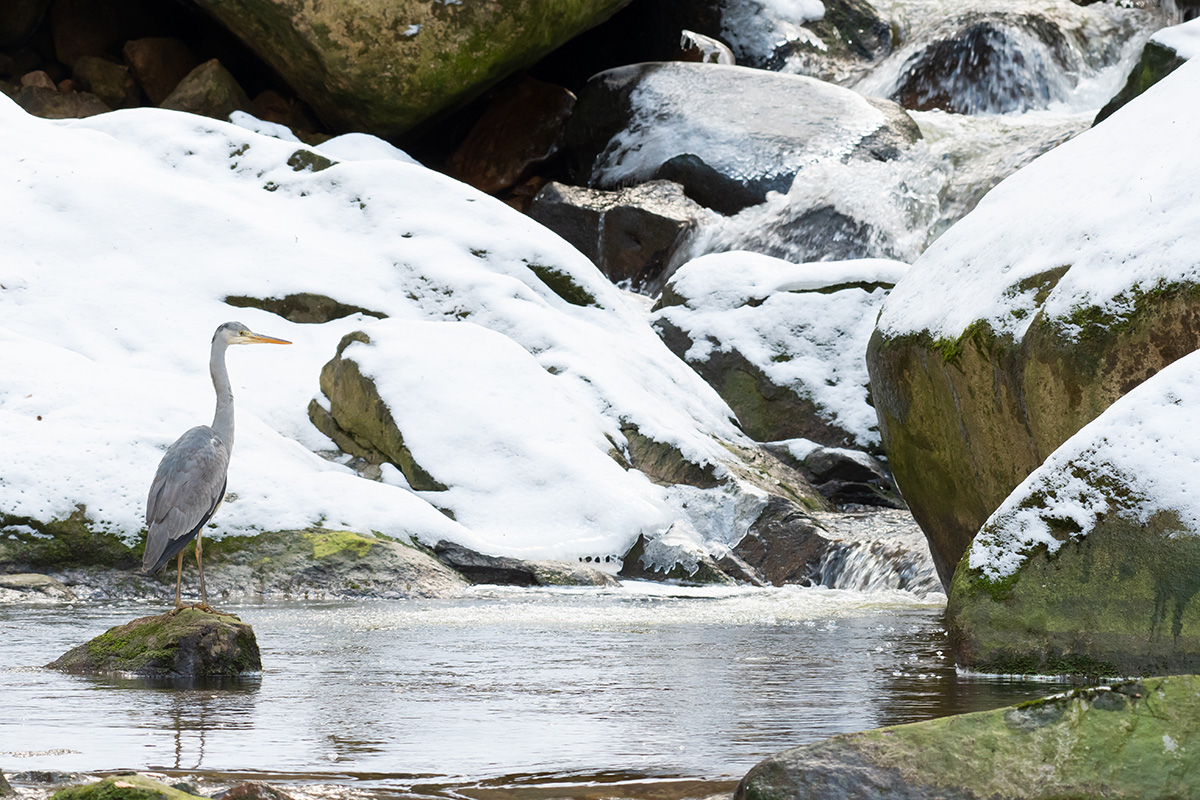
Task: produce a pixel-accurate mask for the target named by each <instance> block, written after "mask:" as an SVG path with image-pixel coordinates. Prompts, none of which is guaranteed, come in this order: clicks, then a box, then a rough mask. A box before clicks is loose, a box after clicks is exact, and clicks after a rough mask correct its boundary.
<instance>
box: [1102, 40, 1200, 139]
mask: <svg viewBox="0 0 1200 800" xmlns="http://www.w3.org/2000/svg"><path fill="white" fill-rule="evenodd" d="M1197 54H1200V18H1197V19H1193V20H1192V21H1191V22H1185V23H1183V24H1182V25H1172V26H1170V27H1168V28H1163V29H1162V30H1160V31H1158V32H1157V33H1155V34H1154V35H1153V36H1151V37H1150V41H1148V42H1146V46H1145V47H1144V48H1142V57H1141V58H1140V59H1138V63H1137V64H1135V65H1134V67H1133V71H1132V72H1130V73H1129V78H1128V80H1126V81H1125V85H1124V86H1123V87H1122V88H1121V91H1119V92H1117V95H1116V96H1115V97H1113V99H1112V100H1110V101H1109V102H1108V103H1107V104H1105V106H1104V108H1102V109H1100V111H1099V113H1097V114H1096V123H1097V124H1098V123H1100V122H1102V121H1103V120H1105V119H1108V117H1109V116H1111V115H1112V113H1113V112H1114V111H1116V110H1117V109H1118V108H1120V107H1121V106H1123V105H1125V104H1126V103H1128V102H1129V101H1130V100H1132V99H1133V98H1135V97H1137V96H1138V95H1139V94H1141V93H1142V92H1144V91H1146V90H1147V89H1149V88H1150V87H1151V86H1153V85H1154V84H1156V83H1158V82H1159V81H1161V80H1162V79H1163V78H1165V77H1166V76H1168V75H1170V74H1171V73H1172V72H1174V71H1175V70H1176V69H1178V68H1179V66H1180V65H1181V64H1183V62H1185V61H1187V60H1188V59H1189V58H1192V57H1193V56H1195V55H1197Z"/></svg>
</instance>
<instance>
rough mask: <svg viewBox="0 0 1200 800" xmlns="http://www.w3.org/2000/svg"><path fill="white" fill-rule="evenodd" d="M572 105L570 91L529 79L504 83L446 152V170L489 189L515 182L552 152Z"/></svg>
mask: <svg viewBox="0 0 1200 800" xmlns="http://www.w3.org/2000/svg"><path fill="white" fill-rule="evenodd" d="M574 107H575V95H574V94H572V93H571V92H569V91H568V90H566V89H564V88H562V87H561V86H555V85H553V84H549V83H545V82H543V81H539V80H536V79H534V78H528V77H527V78H525V79H524V80H521V81H519V82H517V83H514V84H512V85H510V86H508V87H506V88H505V89H503V90H502V91H500V92H499V93H497V95H496V96H495V97H494V98H492V100H491V102H490V103H488V107H487V109H486V110H485V111H484V112H483V116H481V117H480V118H479V120H478V121H476V123H475V124H474V125H473V126H472V127H471V131H470V133H468V134H467V138H466V140H465V141H463V143H462V144H461V145H460V146H459V148H458V149H457V150H456V151H455V152H454V154H453V155H451V156H450V159H449V160H448V161H447V162H446V172H447V173H448V174H449V175H450V176H451V177H454V178H457V179H458V180H460V181H463V182H464V183H468V184H470V185H471V186H474V187H475V188H476V189H479V190H480V191H482V192H488V193H489V194H495V193H496V192H500V191H503V190H504V189H508V188H510V187H512V186H515V185H516V184H518V183H520V182H521V181H523V180H525V179H526V178H528V177H529V176H530V174H531V173H532V171H533V169H534V168H535V167H536V166H538V165H540V164H543V163H545V162H546V161H549V160H550V159H552V158H553V157H554V156H555V155H557V154H558V152H559V148H560V145H561V143H562V137H563V131H564V130H565V129H566V125H567V119H568V118H569V117H570V116H571V109H573V108H574Z"/></svg>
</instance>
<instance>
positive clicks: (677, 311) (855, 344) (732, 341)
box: [657, 251, 908, 447]
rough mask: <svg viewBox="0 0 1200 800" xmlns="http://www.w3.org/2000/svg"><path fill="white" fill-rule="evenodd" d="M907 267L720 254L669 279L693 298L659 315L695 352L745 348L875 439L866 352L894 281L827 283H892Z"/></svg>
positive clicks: (847, 425)
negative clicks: (875, 285) (679, 331)
mask: <svg viewBox="0 0 1200 800" xmlns="http://www.w3.org/2000/svg"><path fill="white" fill-rule="evenodd" d="M907 270H908V265H907V264H903V263H901V262H899V261H888V260H885V259H860V260H855V261H840V262H820V263H811V264H791V263H789V262H787V261H782V260H780V259H777V258H772V257H770V256H766V255H762V254H759V253H750V252H744V251H732V252H727V253H713V254H710V255H706V256H701V257H700V258H697V259H693V260H692V261H689V262H688V263H686V264H684V265H683V266H682V267H680V268H679V270H678V271H677V272H676V273H675V275H674V276H673V277H672V279H671V284H670V285H671V288H672V289H673V291H674V292H676V293H677V294H679V295H680V296H682V297H683V298H684V299H685V304H684V305H676V306H667V307H666V308H663V309H662V310H660V311H659V312H658V313H657V317H658V318H661V319H665V320H667V321H669V322H671V323H672V324H674V325H675V326H677V327H678V328H680V329H682V330H683V331H684V332H686V333H687V334H688V335H689V337H690V338H691V340H692V341H693V342H694V344H693V346H692V348H691V350H689V352H688V353H687V359H688V360H689V361H704V360H707V359H708V358H709V357H710V356H711V354H712V352H713V351H714V349H720V350H721V351H724V352H729V351H730V350H737V351H738V352H740V353H741V354H742V355H743V356H745V358H746V359H747V360H748V361H750V362H751V363H752V364H754V365H755V366H757V367H758V368H759V369H761V370H762V371H763V373H764V374H765V375H766V376H767V377H768V378H769V379H770V380H771V381H772V382H773V383H774V384H776V385H777V386H782V387H787V388H789V389H791V390H792V391H794V392H795V393H796V394H798V395H800V396H802V397H807V398H809V399H811V400H812V401H813V402H814V403H815V404H816V405H817V406H818V407H819V408H821V409H822V410H823V412H824V414H826V415H827V418H828V419H829V420H830V421H832V422H834V423H836V424H837V425H839V426H840V427H842V428H843V429H844V430H846V431H848V432H849V433H851V434H853V436H854V437H855V438H856V439H857V442H858V443H859V444H860V445H862V446H864V447H868V446H874V445H877V444H878V443H879V432H878V430H877V427H878V421H877V419H876V415H875V409H874V408H872V407H871V406H870V405H868V403H867V388H866V387H867V383H868V377H867V369H866V362H865V358H866V351H867V342H868V340H869V339H870V337H871V333H872V331H873V330H874V327H875V318H876V316H877V314H878V310H879V306H880V304H881V303H882V302H883V298H884V296H885V295H886V293H887V290H886V289H884V288H875V289H872V290H870V291H868V290H867V289H864V288H861V287H859V286H845V288H840V289H836V291H829V290H830V289H834V288H836V287H839V286H843V285H845V284H868V285H869V284H873V283H880V284H887V285H891V284H894V283H895V282H896V281H898V280H899V279H900V278H901V277H902V276H903V275H904V274H905V273H906V272H907ZM820 290H825V291H820Z"/></svg>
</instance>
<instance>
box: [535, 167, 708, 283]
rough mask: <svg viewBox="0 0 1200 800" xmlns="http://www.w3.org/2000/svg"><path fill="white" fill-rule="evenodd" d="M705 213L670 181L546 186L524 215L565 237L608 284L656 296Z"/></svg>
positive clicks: (679, 187) (551, 184) (705, 215)
mask: <svg viewBox="0 0 1200 800" xmlns="http://www.w3.org/2000/svg"><path fill="white" fill-rule="evenodd" d="M708 215H709V212H707V211H706V210H705V209H703V208H701V207H700V206H699V205H697V204H696V203H695V202H694V201H692V200H691V199H689V198H688V197H687V196H686V195H684V193H683V189H682V187H681V186H679V185H678V184H675V183H671V182H669V181H651V182H649V183H645V184H641V185H639V186H634V187H631V188H628V189H621V190H617V191H612V192H606V191H601V190H599V189H585V188H582V187H577V186H567V185H566V184H561V183H550V184H547V185H546V186H545V188H543V189H542V190H541V191H540V192H538V194H537V196H535V197H534V199H533V204H532V206H531V207H530V209H529V216H530V217H532V218H533V219H535V220H537V221H538V222H540V223H541V224H542V225H545V226H546V227H547V228H549V229H550V230H552V231H554V232H555V233H557V234H558V235H559V236H561V237H563V238H564V239H566V240H567V241H568V242H570V243H571V244H572V245H574V246H575V248H576V249H577V250H579V251H580V252H581V253H583V254H584V255H585V256H587V257H588V258H590V259H591V260H592V263H594V264H595V265H596V266H597V267H599V268H600V271H601V272H603V273H604V274H605V275H606V276H608V278H609V280H611V281H612V282H613V283H616V284H618V285H623V286H628V287H629V288H631V289H633V290H634V291H638V292H643V293H645V294H649V295H654V294H657V293H658V292H659V291H660V290H661V289H662V286H663V283H664V282H665V281H666V280H667V278H669V277H670V275H671V272H673V271H674V268H675V267H676V266H678V260H679V256H680V253H681V252H682V251H684V250H685V249H686V245H687V244H688V242H689V241H690V239H691V236H692V234H693V233H694V231H695V230H696V227H697V223H698V221H699V220H702V219H704V218H705V217H707V216H708Z"/></svg>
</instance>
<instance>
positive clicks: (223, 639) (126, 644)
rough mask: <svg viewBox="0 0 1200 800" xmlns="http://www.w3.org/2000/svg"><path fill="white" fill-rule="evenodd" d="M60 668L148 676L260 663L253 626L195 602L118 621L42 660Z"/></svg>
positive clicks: (232, 670) (242, 668) (219, 673)
mask: <svg viewBox="0 0 1200 800" xmlns="http://www.w3.org/2000/svg"><path fill="white" fill-rule="evenodd" d="M46 666H47V667H48V668H50V669H58V670H62V671H63V672H73V673H80V674H96V675H122V674H134V675H139V676H142V677H148V678H170V677H225V676H236V675H241V674H243V673H247V672H257V671H259V670H261V669H262V659H261V658H260V656H259V652H258V641H257V639H256V638H255V636H254V630H253V629H252V628H251V627H250V626H249V625H247V624H245V623H243V622H242V621H241V620H240V619H238V618H237V617H235V616H233V615H232V614H223V613H213V612H209V611H202V610H200V609H197V608H186V607H185V608H183V609H180V610H179V611H177V612H173V613H167V614H159V615H158V616H153V617H141V618H140V619H135V620H134V621H132V622H127V623H125V624H124V625H119V626H117V627H115V628H112V629H110V630H108V631H106V632H105V633H103V634H101V635H100V636H97V637H96V638H95V639H92V640H91V641H90V642H88V643H86V644H82V645H80V646H79V647H76V648H74V649H73V650H71V651H69V652H68V653H66V654H64V655H63V656H61V657H59V658H58V659H56V660H55V661H53V662H51V663H49V664H47V665H46Z"/></svg>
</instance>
